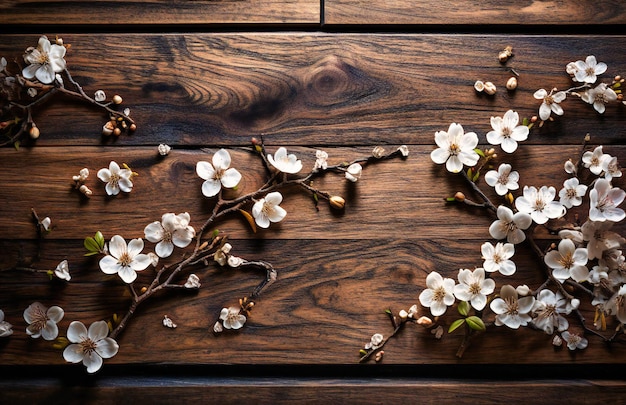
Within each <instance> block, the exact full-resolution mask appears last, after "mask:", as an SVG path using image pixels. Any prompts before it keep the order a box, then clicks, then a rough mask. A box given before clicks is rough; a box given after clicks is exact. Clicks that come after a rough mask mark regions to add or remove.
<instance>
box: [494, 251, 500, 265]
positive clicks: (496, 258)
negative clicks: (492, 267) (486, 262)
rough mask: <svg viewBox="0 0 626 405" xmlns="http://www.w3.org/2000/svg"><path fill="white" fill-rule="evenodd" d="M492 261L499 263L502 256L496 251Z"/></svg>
mask: <svg viewBox="0 0 626 405" xmlns="http://www.w3.org/2000/svg"><path fill="white" fill-rule="evenodd" d="M493 262H494V263H496V264H500V263H501V262H502V257H501V256H500V255H499V254H498V253H495V254H494V255H493Z"/></svg>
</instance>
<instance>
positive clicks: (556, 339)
mask: <svg viewBox="0 0 626 405" xmlns="http://www.w3.org/2000/svg"><path fill="white" fill-rule="evenodd" d="M552 344H553V345H554V346H556V347H561V345H563V339H561V337H560V336H559V335H554V337H553V338H552Z"/></svg>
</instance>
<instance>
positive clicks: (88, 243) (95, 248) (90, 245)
mask: <svg viewBox="0 0 626 405" xmlns="http://www.w3.org/2000/svg"><path fill="white" fill-rule="evenodd" d="M83 245H84V246H85V249H87V250H88V251H89V252H94V253H98V252H100V245H99V244H98V242H96V240H95V239H94V238H92V237H91V236H89V237H87V238H85V241H84V242H83Z"/></svg>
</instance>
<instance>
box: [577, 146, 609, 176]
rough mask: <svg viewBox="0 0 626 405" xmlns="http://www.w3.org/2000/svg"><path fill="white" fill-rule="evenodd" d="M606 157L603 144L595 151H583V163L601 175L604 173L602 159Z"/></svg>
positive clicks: (594, 172) (592, 171)
mask: <svg viewBox="0 0 626 405" xmlns="http://www.w3.org/2000/svg"><path fill="white" fill-rule="evenodd" d="M606 157H607V155H606V154H605V153H603V152H602V145H600V146H597V147H596V148H595V149H594V150H593V152H592V151H586V152H585V153H583V157H582V161H583V165H584V166H585V167H586V168H588V169H589V170H590V171H591V173H593V174H596V175H599V174H600V173H602V160H603V159H606Z"/></svg>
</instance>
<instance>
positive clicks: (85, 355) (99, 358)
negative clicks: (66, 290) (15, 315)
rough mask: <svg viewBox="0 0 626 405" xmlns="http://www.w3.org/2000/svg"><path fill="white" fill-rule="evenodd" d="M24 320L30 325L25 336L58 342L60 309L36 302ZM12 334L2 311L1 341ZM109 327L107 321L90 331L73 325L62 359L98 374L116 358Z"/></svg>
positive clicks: (116, 348)
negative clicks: (105, 362) (108, 360)
mask: <svg viewBox="0 0 626 405" xmlns="http://www.w3.org/2000/svg"><path fill="white" fill-rule="evenodd" d="M23 316H24V320H25V321H26V323H27V324H28V326H27V327H26V334H27V335H29V336H30V337H32V338H33V339H37V338H40V337H41V338H42V339H44V340H48V341H51V340H55V339H57V337H58V336H59V327H58V325H57V324H58V323H59V322H61V320H62V319H63V317H64V316H65V311H63V308H61V307H59V306H56V305H55V306H51V307H49V308H48V307H46V306H45V305H43V304H42V303H40V302H33V303H32V304H30V305H29V306H28V308H26V309H25V310H24V315H23ZM12 334H13V325H11V324H10V323H9V322H7V321H5V320H4V311H2V310H0V337H7V336H10V335H12ZM108 335H109V325H108V324H107V323H106V322H105V321H98V322H94V323H93V324H92V325H91V326H90V327H89V330H87V328H86V327H85V325H84V324H83V323H82V322H79V321H73V322H71V323H70V325H69V327H68V329H67V340H68V341H69V342H70V344H69V345H68V346H66V347H65V349H64V350H63V358H64V359H65V360H66V361H67V362H70V363H79V362H82V363H83V364H84V365H85V366H86V367H87V372H88V373H95V372H96V371H98V370H99V369H100V368H101V367H102V363H103V359H108V358H111V357H113V356H115V355H116V354H117V351H118V349H119V346H118V344H117V342H116V341H115V340H114V339H112V338H110V337H108Z"/></svg>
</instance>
